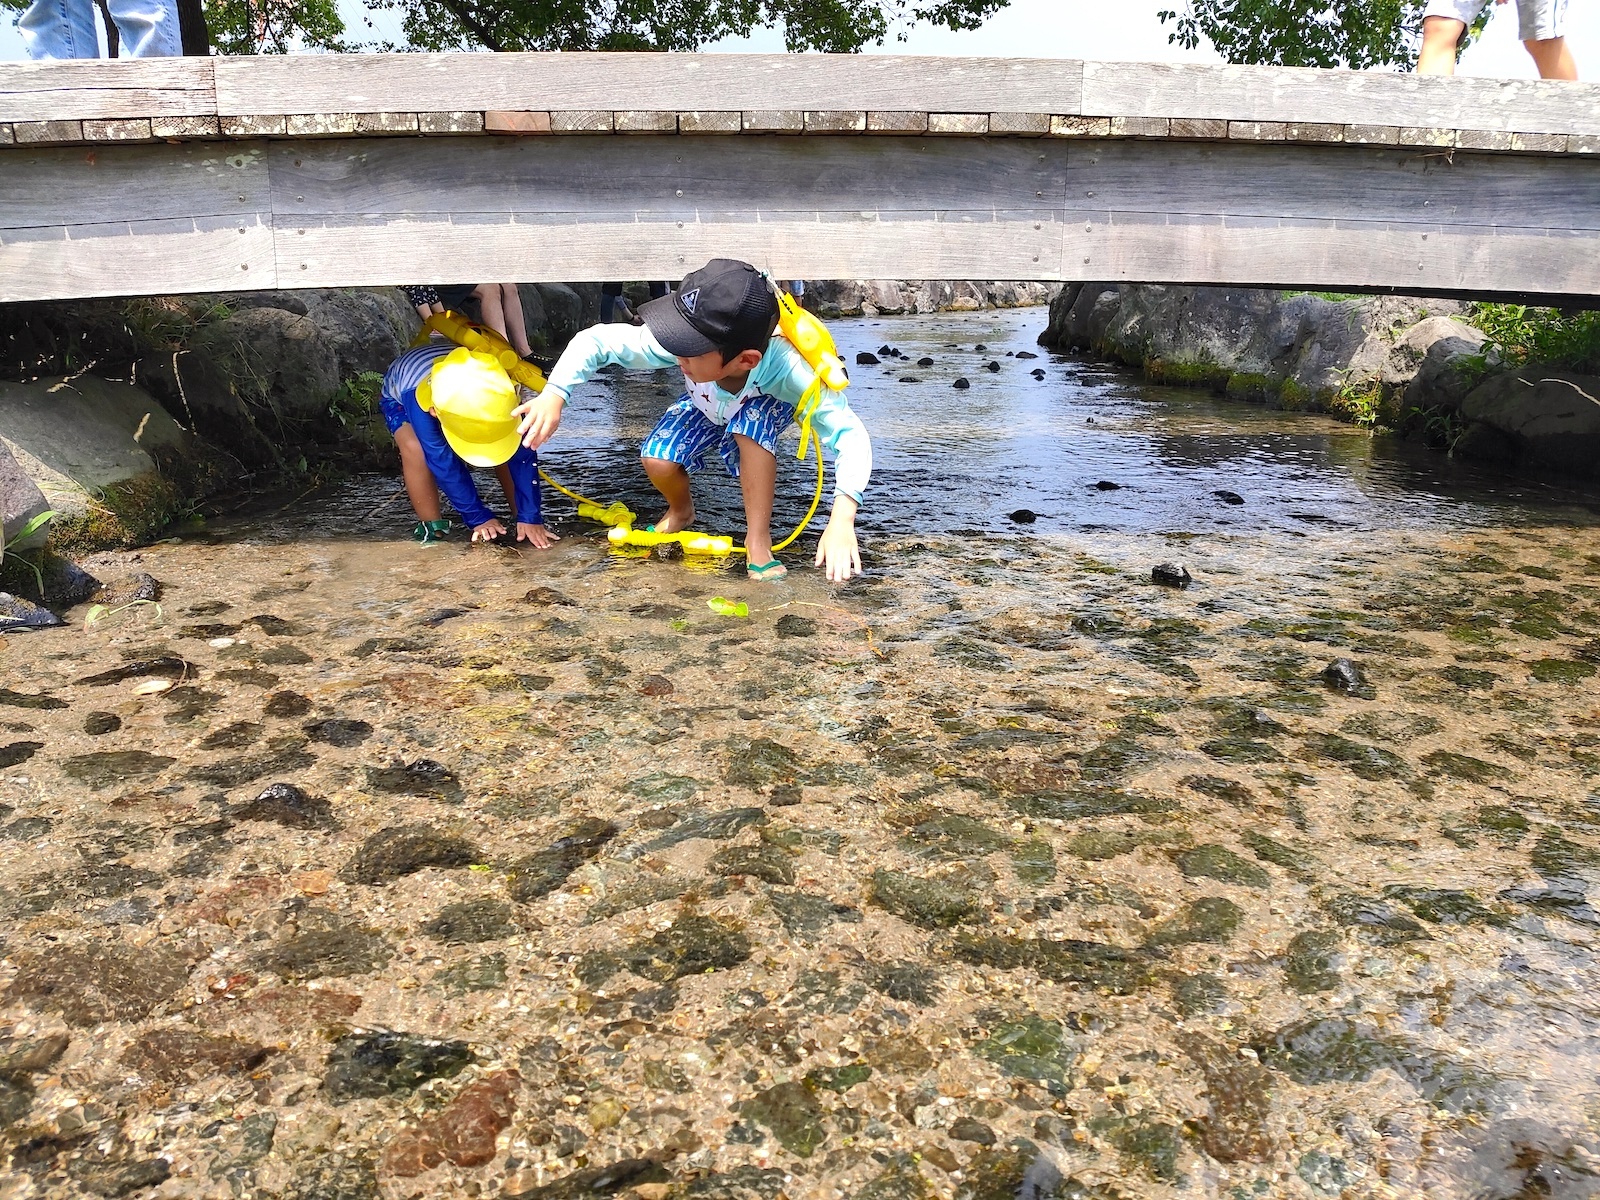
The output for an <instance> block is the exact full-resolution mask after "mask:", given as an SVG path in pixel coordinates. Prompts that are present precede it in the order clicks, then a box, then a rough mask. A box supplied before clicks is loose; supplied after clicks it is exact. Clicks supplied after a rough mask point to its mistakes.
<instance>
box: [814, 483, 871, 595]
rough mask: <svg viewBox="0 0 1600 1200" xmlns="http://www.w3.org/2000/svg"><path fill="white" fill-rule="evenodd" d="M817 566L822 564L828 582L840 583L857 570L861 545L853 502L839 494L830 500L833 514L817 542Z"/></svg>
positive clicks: (859, 562) (858, 569)
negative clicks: (857, 538)
mask: <svg viewBox="0 0 1600 1200" xmlns="http://www.w3.org/2000/svg"><path fill="white" fill-rule="evenodd" d="M816 565H817V566H819V567H826V568H827V571H828V581H829V582H830V583H843V582H844V581H845V580H847V579H849V578H850V576H852V575H859V574H861V547H860V545H859V544H858V543H857V542H856V502H855V501H854V500H852V499H850V497H848V496H840V497H839V498H838V499H836V500H835V501H834V502H833V515H832V516H831V517H829V518H828V527H827V528H826V529H824V530H823V531H822V537H821V539H820V540H818V542H817V561H816Z"/></svg>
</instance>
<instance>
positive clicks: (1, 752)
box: [0, 742, 171, 771]
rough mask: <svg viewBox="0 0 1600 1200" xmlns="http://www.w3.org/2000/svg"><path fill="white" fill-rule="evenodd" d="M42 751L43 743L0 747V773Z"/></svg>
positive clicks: (13, 744) (14, 743)
mask: <svg viewBox="0 0 1600 1200" xmlns="http://www.w3.org/2000/svg"><path fill="white" fill-rule="evenodd" d="M43 749H44V743H43V742H12V743H11V744H10V745H9V746H0V771H3V770H5V769H6V768H7V767H15V766H19V765H21V764H22V763H25V762H27V761H28V760H29V759H30V758H32V757H33V756H34V755H35V754H37V753H39V751H41V750H43ZM168 761H171V760H170V759H169V760H168Z"/></svg>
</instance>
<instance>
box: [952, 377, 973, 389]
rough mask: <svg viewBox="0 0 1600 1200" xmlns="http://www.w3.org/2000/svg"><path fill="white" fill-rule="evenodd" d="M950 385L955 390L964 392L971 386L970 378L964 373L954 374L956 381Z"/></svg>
mask: <svg viewBox="0 0 1600 1200" xmlns="http://www.w3.org/2000/svg"><path fill="white" fill-rule="evenodd" d="M950 386H951V387H953V388H955V389H956V390H957V391H962V392H964V391H966V390H967V389H968V388H969V387H971V386H972V380H970V379H968V378H967V377H966V376H965V375H958V376H956V381H955V382H954V383H952V384H951V385H950Z"/></svg>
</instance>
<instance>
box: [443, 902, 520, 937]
mask: <svg viewBox="0 0 1600 1200" xmlns="http://www.w3.org/2000/svg"><path fill="white" fill-rule="evenodd" d="M516 931H517V927H516V926H515V925H514V924H512V921H511V906H510V905H509V904H505V903H502V902H501V901H499V900H493V899H489V898H484V899H481V900H462V901H458V902H457V903H455V904H446V905H445V906H444V908H442V909H440V910H439V915H438V916H437V917H434V918H433V919H432V920H431V921H426V922H424V923H423V925H422V932H423V933H425V934H427V935H428V936H429V937H431V938H436V939H437V940H439V941H441V942H443V943H444V944H445V945H447V946H464V945H472V944H474V943H477V942H498V941H503V940H504V939H506V938H508V937H510V936H511V935H512V934H514V933H516Z"/></svg>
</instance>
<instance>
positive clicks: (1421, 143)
mask: <svg viewBox="0 0 1600 1200" xmlns="http://www.w3.org/2000/svg"><path fill="white" fill-rule="evenodd" d="M473 134H500V135H529V136H539V135H546V136H560V135H590V136H592V135H607V134H610V135H618V134H621V135H640V134H654V135H682V134H751V135H772V134H788V135H796V134H811V135H817V136H827V135H829V134H857V135H859V134H881V135H897V136H902V137H907V136H912V137H914V136H932V137H976V138H993V137H1008V138H1030V137H1031V138H1076V139H1094V138H1137V139H1145V140H1152V139H1163V138H1171V139H1175V140H1179V141H1202V142H1203V141H1232V142H1280V143H1289V144H1297V145H1332V144H1344V145H1351V146H1413V147H1423V148H1431V149H1437V150H1444V151H1449V150H1474V151H1501V152H1506V153H1516V154H1600V134H1564V133H1518V132H1512V131H1506V130H1495V129H1448V128H1427V127H1417V126H1407V125H1341V124H1335V123H1329V122H1307V121H1226V120H1213V119H1205V118H1185V117H1095V116H1081V115H1077V114H1066V113H1013V112H995V113H940V112H873V111H867V110H859V109H858V110H848V109H845V110H839V109H829V110H803V109H793V110H777V111H772V110H768V111H746V112H737V111H735V112H670V111H668V112H653V111H639V110H626V111H624V110H618V111H605V110H582V111H565V112H563V111H553V112H530V111H505V110H496V109H489V110H481V111H480V110H463V111H458V112H377V113H286V114H283V115H279V116H263V115H251V116H231V117H218V116H169V117H120V118H119V117H112V118H100V119H87V120H57V121H19V122H11V123H0V147H5V148H12V149H26V148H28V147H32V146H62V145H75V144H81V143H119V144H126V143H137V142H162V141H205V140H224V141H225V140H234V139H250V138H262V137H267V138H271V137H290V138H307V137H370V136H395V137H405V136H411V137H418V136H464V135H473Z"/></svg>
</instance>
